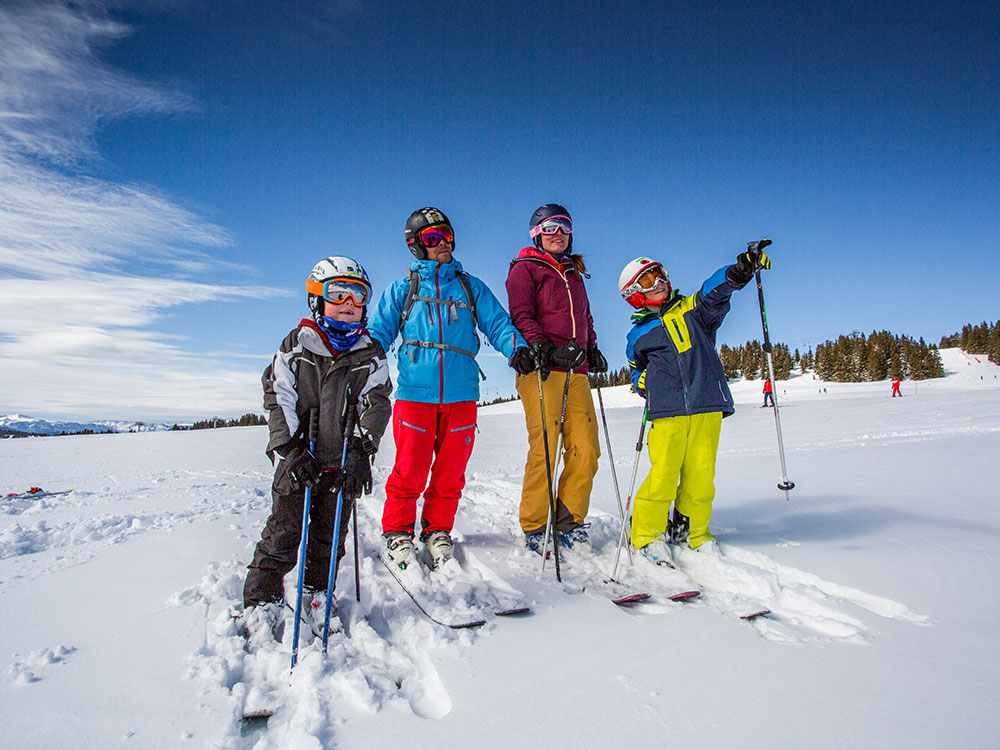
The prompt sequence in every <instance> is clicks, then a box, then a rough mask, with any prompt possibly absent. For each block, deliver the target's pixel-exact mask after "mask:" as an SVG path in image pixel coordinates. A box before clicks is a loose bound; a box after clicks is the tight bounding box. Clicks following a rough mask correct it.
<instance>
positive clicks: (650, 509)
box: [632, 411, 722, 549]
mask: <svg viewBox="0 0 1000 750" xmlns="http://www.w3.org/2000/svg"><path fill="white" fill-rule="evenodd" d="M721 431H722V412H719V411H716V412H711V413H710V414H695V415H693V416H681V417H665V418H663V419H654V420H653V422H652V423H651V424H650V426H649V438H648V440H647V445H648V446H649V461H650V463H651V464H652V467H651V468H650V470H649V475H648V476H647V477H646V479H645V481H643V483H642V485H641V486H640V487H639V491H638V492H637V493H636V496H635V506H634V508H633V510H632V544H633V545H635V547H636V549H638V548H640V547H645V546H646V545H647V544H649V543H650V542H651V541H653V540H654V539H656V538H657V537H659V536H662V535H663V534H664V533H665V532H666V530H667V518H668V516H669V513H670V504H671V503H676V504H677V510H678V511H679V512H680V513H683V514H684V515H685V516H687V517H688V518H690V519H691V532H690V535H689V537H688V544H689V545H690V546H691V547H698V546H700V545H701V544H702V543H703V542H705V541H706V540H707V539H710V538H711V537H710V536H709V533H708V522H709V519H710V518H711V516H712V500H713V499H715V457H716V454H717V453H718V452H719V434H720V432H721Z"/></svg>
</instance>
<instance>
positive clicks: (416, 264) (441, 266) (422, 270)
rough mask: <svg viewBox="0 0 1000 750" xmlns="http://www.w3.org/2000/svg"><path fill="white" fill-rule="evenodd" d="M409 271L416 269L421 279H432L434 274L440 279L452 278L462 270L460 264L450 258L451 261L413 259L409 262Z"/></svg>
mask: <svg viewBox="0 0 1000 750" xmlns="http://www.w3.org/2000/svg"><path fill="white" fill-rule="evenodd" d="M410 270H411V271H417V272H418V273H419V274H420V278H422V279H433V278H434V277H435V275H436V276H437V278H438V279H439V280H441V281H447V280H449V279H454V278H455V277H456V276H457V275H458V272H459V271H462V270H464V269H463V268H462V264H461V263H460V262H459V261H457V260H455V259H454V258H452V261H451V263H438V262H436V261H433V260H415V261H413V262H412V263H411V264H410Z"/></svg>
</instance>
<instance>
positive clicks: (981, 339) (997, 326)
mask: <svg viewBox="0 0 1000 750" xmlns="http://www.w3.org/2000/svg"><path fill="white" fill-rule="evenodd" d="M954 346H957V347H959V348H961V349H964V350H965V351H967V352H970V353H972V354H985V355H987V357H989V360H990V362H993V363H994V364H997V365H1000V320H997V321H994V322H993V323H987V322H986V321H983V322H982V323H980V324H979V325H977V326H974V325H971V324H968V323H967V324H966V325H964V326H962V332H961V333H954V334H952V335H951V336H945V337H943V338H942V339H941V343H940V347H941V348H942V349H944V348H946V347H954Z"/></svg>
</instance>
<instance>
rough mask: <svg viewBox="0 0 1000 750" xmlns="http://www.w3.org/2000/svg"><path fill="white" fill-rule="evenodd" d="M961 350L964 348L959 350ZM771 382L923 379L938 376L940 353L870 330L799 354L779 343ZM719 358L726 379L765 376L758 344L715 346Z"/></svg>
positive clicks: (921, 343) (941, 370)
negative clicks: (811, 374)
mask: <svg viewBox="0 0 1000 750" xmlns="http://www.w3.org/2000/svg"><path fill="white" fill-rule="evenodd" d="M963 348H965V347H964V346H963ZM771 357H772V360H773V362H774V378H775V380H787V379H788V377H789V375H790V374H791V371H792V368H793V367H798V368H799V369H800V370H801V371H802V372H805V371H806V370H814V371H815V373H816V376H817V377H818V378H819V379H820V380H825V381H828V382H831V383H857V382H863V381H874V380H886V379H888V378H899V379H901V380H903V379H910V380H926V379H927V378H940V377H944V366H943V365H942V363H941V354H940V352H938V349H937V347H936V346H934V345H933V344H927V343H926V342H925V341H924V340H923V339H922V338H921V339H919V340H914V339H912V338H910V337H909V336H897V335H895V334H893V333H890V332H889V331H872V333H871V335H870V336H866V335H865V334H863V333H858V332H857V331H855V332H854V333H852V334H850V335H849V336H844V335H842V336H840V337H838V338H837V340H836V341H829V340H828V341H825V342H824V343H822V344H820V345H818V346H817V347H816V352H815V354H814V353H813V351H812V349H810V350H809V351H808V352H806V353H805V354H799V350H798V349H796V350H795V352H794V353H791V352H789V350H788V347H787V346H785V345H784V344H774V349H773V351H772V352H771ZM719 359H720V360H721V361H722V368H723V370H725V373H726V377H727V378H737V377H739V376H741V375H742V376H743V377H745V378H747V379H748V380H757V379H763V378H766V377H767V355H766V354H765V353H764V350H763V347H762V346H761V344H760V342H759V341H748V342H747V343H746V344H743V345H742V346H736V347H730V346H726V345H725V344H723V345H722V346H721V347H719Z"/></svg>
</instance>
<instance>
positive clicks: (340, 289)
mask: <svg viewBox="0 0 1000 750" xmlns="http://www.w3.org/2000/svg"><path fill="white" fill-rule="evenodd" d="M306 291H307V292H309V293H310V294H315V295H316V296H317V297H322V298H323V299H325V300H328V301H330V302H333V303H334V304H336V305H342V304H344V303H345V302H346V301H347V300H348V299H350V300H352V301H353V302H354V304H355V305H357V306H358V307H364V306H365V305H367V304H368V300H370V299H371V296H372V288H371V287H370V286H369V285H368V284H366V283H365V282H363V281H361V280H359V279H343V278H340V279H327V280H326V281H313V280H312V279H306Z"/></svg>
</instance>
